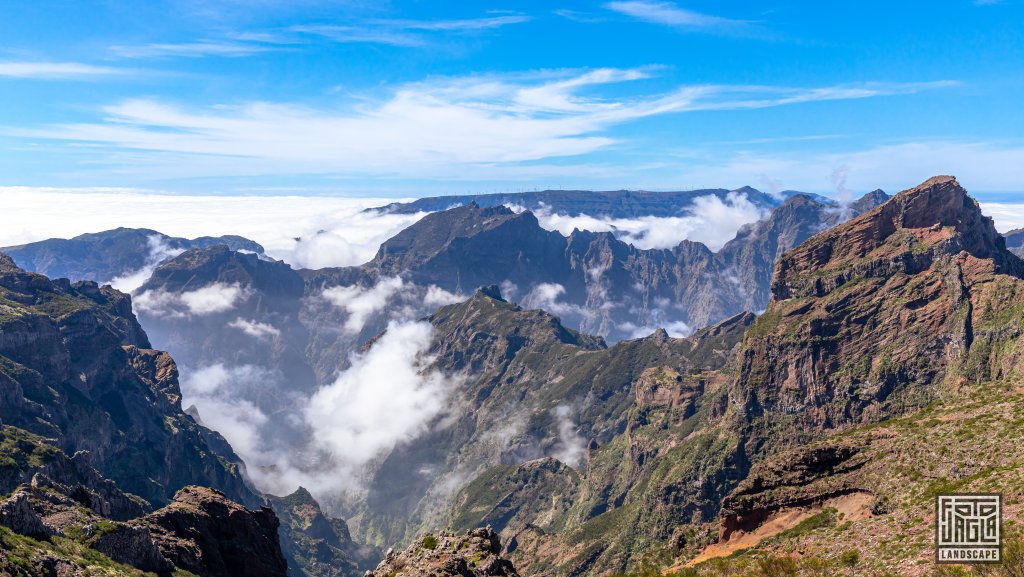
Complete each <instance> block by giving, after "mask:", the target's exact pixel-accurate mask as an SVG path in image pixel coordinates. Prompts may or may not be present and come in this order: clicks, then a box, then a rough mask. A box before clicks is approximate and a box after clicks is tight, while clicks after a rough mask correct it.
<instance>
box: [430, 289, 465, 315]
mask: <svg viewBox="0 0 1024 577" xmlns="http://www.w3.org/2000/svg"><path fill="white" fill-rule="evenodd" d="M464 300H466V297H465V296H463V295H460V294H456V293H453V292H448V291H446V290H444V289H443V288H441V287H439V286H436V285H430V286H429V287H427V292H426V294H425V295H423V304H424V305H426V306H427V308H430V309H437V308H441V307H443V306H445V305H453V304H455V303H459V302H462V301H464Z"/></svg>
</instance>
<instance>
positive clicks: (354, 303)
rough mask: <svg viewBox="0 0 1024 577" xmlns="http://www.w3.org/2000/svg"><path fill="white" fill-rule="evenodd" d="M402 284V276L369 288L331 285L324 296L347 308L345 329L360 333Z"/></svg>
mask: <svg viewBox="0 0 1024 577" xmlns="http://www.w3.org/2000/svg"><path fill="white" fill-rule="evenodd" d="M402 285H403V282H402V279H401V278H399V277H388V278H383V279H381V280H380V281H379V282H378V283H377V284H375V285H374V286H372V287H369V288H364V287H361V286H359V285H351V286H336V287H331V288H328V289H327V290H325V291H324V292H323V298H325V299H327V300H328V301H329V302H330V303H331V304H333V305H334V306H336V307H339V308H341V309H343V310H345V312H347V313H348V319H347V320H346V321H345V330H346V331H348V332H350V333H358V332H359V331H361V330H363V326H364V325H365V324H366V319H367V318H368V317H369V316H370V315H372V314H374V313H377V312H380V311H382V310H384V308H385V307H386V306H387V305H388V301H389V300H391V297H393V296H394V295H395V293H397V292H398V291H399V290H401V288H402Z"/></svg>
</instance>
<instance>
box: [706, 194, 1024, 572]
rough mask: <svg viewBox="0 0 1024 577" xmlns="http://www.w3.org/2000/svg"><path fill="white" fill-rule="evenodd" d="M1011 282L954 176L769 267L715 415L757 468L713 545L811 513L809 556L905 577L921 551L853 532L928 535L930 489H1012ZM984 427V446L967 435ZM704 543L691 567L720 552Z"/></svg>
mask: <svg viewBox="0 0 1024 577" xmlns="http://www.w3.org/2000/svg"><path fill="white" fill-rule="evenodd" d="M1022 277H1024V268H1022V262H1021V261H1020V260H1019V259H1018V258H1017V257H1016V256H1014V255H1013V254H1011V253H1010V252H1009V251H1007V250H1006V248H1005V241H1004V239H1003V237H1001V236H1000V235H999V234H997V233H996V231H995V228H994V227H993V225H992V221H991V220H990V219H988V218H986V217H985V216H984V215H982V213H981V210H980V208H979V207H978V204H977V203H976V202H975V201H974V200H973V199H972V198H970V197H969V196H968V195H967V193H966V191H965V190H964V189H963V188H962V187H961V186H960V185H959V183H957V182H956V180H955V179H954V178H953V177H935V178H932V179H930V180H928V181H926V182H924V183H923V184H921V185H920V186H917V187H915V188H913V189H910V190H907V191H904V192H903V193H901V194H899V195H898V196H896V197H894V198H893V199H892V200H890V201H889V202H888V203H886V204H884V205H882V206H880V207H878V208H876V209H874V210H872V211H870V212H868V213H866V214H864V215H862V216H861V217H859V218H856V219H854V220H852V221H850V222H848V223H846V224H844V225H841V226H838V227H836V228H834V229H832V230H830V231H827V232H824V233H822V234H820V235H818V236H815V237H814V238H812V239H811V240H809V241H808V242H806V243H804V244H803V245H801V246H800V247H798V248H797V249H795V250H793V251H790V252H789V253H787V254H786V255H784V256H783V257H782V258H781V259H780V260H779V263H778V265H777V268H776V274H775V281H774V283H773V300H772V302H771V304H770V305H769V307H768V310H767V311H766V312H765V314H764V315H762V316H761V318H759V319H758V321H757V323H755V325H754V326H753V327H752V328H751V330H750V331H749V332H748V334H747V336H746V337H745V339H744V345H743V347H744V348H743V352H742V353H741V364H740V367H739V376H738V378H737V379H736V381H735V383H734V384H733V387H732V389H731V391H730V394H729V398H730V401H729V405H728V406H729V407H730V410H729V411H728V412H727V413H726V415H725V417H724V419H723V423H727V424H728V426H729V427H731V428H733V429H734V430H737V431H739V432H741V433H742V438H743V441H744V442H743V444H742V445H741V447H740V449H741V450H742V451H743V453H745V454H747V455H748V456H749V457H750V458H751V460H752V461H754V462H755V463H756V464H755V465H754V466H753V468H752V469H751V471H750V473H749V476H748V477H747V478H746V479H745V480H744V481H743V482H742V483H740V484H739V485H738V486H737V487H736V488H735V490H734V491H733V492H732V493H731V494H730V495H729V496H728V497H727V498H725V499H724V500H723V502H722V509H721V513H720V532H719V537H720V539H721V540H722V541H724V542H731V541H737V540H739V541H741V542H744V540H746V541H745V542H746V543H747V545H746V546H753V545H756V544H757V542H758V541H757V539H760V538H761V537H763V536H765V535H769V534H770V533H768V532H767V531H768V530H767V529H765V528H763V527H769V526H770V525H771V523H766V522H767V521H771V522H772V523H773V524H775V525H781V526H783V527H785V525H784V522H785V520H786V519H787V518H795V519H805V518H807V517H808V515H811V514H816V515H817V517H815V519H817V521H815V523H818V524H823V526H825V529H824V530H823V531H821V532H819V533H816V534H814V535H813V536H811V537H809V538H808V539H807V541H809V542H810V543H813V548H814V549H815V550H816V551H817V552H818V554H820V555H822V556H824V557H825V558H829V557H833V556H835V548H837V547H845V548H849V549H851V550H854V551H858V550H865V551H868V552H870V554H871V559H872V560H873V561H877V563H878V564H879V565H881V566H883V567H884V568H885V569H886V570H890V571H892V570H896V571H907V570H909V568H910V567H912V566H913V565H914V563H915V557H916V556H918V555H922V556H923V555H925V552H924V551H922V550H921V548H920V547H916V548H915V547H911V548H910V550H908V551H906V552H903V553H902V554H901V555H892V554H889V553H886V552H883V551H873V550H871V549H870V547H869V544H870V543H869V542H868V541H867V540H862V539H863V536H864V535H865V533H866V532H870V533H871V534H872V535H879V534H886V535H888V534H893V533H894V532H897V533H899V534H901V535H904V534H908V535H909V534H914V535H919V536H920V535H926V534H928V531H929V527H928V526H927V524H926V523H923V522H921V521H920V519H915V518H914V516H915V515H921V516H927V514H929V512H930V510H931V509H930V507H931V506H932V503H931V499H932V498H933V497H934V495H935V494H936V493H939V492H948V491H953V490H964V489H968V488H972V489H974V490H984V491H994V490H1000V491H1004V490H1008V491H1011V492H1015V491H1017V489H1014V488H1013V487H1014V483H1015V482H1016V479H1017V478H1018V476H1019V475H1018V473H1017V472H1016V468H1015V466H1014V465H1009V463H1015V462H1019V459H1020V454H1019V450H1018V449H1017V448H1016V447H1017V445H1018V440H1019V437H1020V430H1019V427H1018V426H1017V424H1016V423H1017V421H1016V419H1017V417H1015V416H1013V415H1015V414H1016V412H1017V411H1016V409H1012V410H1011V409H1008V407H1011V406H1015V405H1016V404H1017V403H1019V396H1020V391H1019V389H1018V388H1017V387H1016V386H1015V385H1014V384H1013V383H1016V382H1017V380H1018V379H1019V378H1020V369H1019V362H1020V359H1021V350H1022V346H1024V340H1022V338H1021V337H1022V330H1021V324H1022V322H1024V320H1022V319H1024V313H1022V311H1024V298H1022V297H1024V280H1022ZM1008 411H1009V412H1008ZM896 417H898V418H896ZM981 421H984V422H986V423H989V425H987V426H988V427H991V433H992V434H993V435H994V436H993V437H992V438H986V439H984V440H981V439H977V438H975V432H973V431H972V430H971V425H970V423H978V422H981ZM880 422H881V423H882V425H881V426H878V425H874V424H877V423H880ZM865 425H872V426H865ZM996 431H999V433H998V434H997V433H996ZM807 443H811V444H810V445H809V446H805V445H806V444H807ZM996 446H998V447H1002V448H999V449H996V448H994V447H996ZM986 447H987V448H986ZM968 454H970V455H972V457H971V458H969V459H964V458H963V456H964V455H968ZM853 504H856V506H853ZM830 507H831V509H830ZM836 507H838V508H839V509H840V510H844V511H845V513H844V514H845V515H847V517H848V518H850V519H851V520H852V521H853V522H854V523H855V525H854V531H852V532H850V533H848V534H847V535H845V536H842V535H837V534H836V532H835V531H830V530H829V529H828V527H830V526H831V525H829V523H830V521H828V518H827V517H828V515H830V514H832V515H834V511H835V510H836V509H835V508H836ZM897 509H899V515H896V514H895V511H896V510H897ZM829 511H833V513H829ZM890 513H893V514H892V515H891V516H890ZM1013 514H1014V515H1016V514H1017V513H1013ZM762 526H763V527H762ZM759 535H760V536H759ZM876 538H877V537H876ZM908 539H909V537H908ZM770 543H775V544H776V545H777V544H778V539H776V540H775V541H771V542H770ZM771 546H772V545H769V547H771ZM717 547H718V548H719V551H718V552H714V553H711V554H706V555H709V556H715V555H726V554H728V551H730V549H729V548H728V546H717ZM803 547H805V548H806V547H808V546H807V545H803ZM829 547H832V548H833V551H829V550H828V548H829ZM711 549H714V547H713V548H711Z"/></svg>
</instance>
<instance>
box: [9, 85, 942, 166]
mask: <svg viewBox="0 0 1024 577" xmlns="http://www.w3.org/2000/svg"><path fill="white" fill-rule="evenodd" d="M652 74H653V72H652V69H645V68H639V69H597V70H584V71H580V70H562V71H545V72H538V73H531V74H518V75H504V76H469V77H456V78H444V79H432V80H429V81H424V82H414V83H408V84H404V85H401V86H399V87H397V88H396V89H395V90H394V91H393V93H392V94H391V95H390V96H388V97H386V98H384V99H378V100H376V101H374V100H370V99H365V100H363V101H361V102H362V104H360V105H359V106H357V107H355V108H349V109H343V110H338V109H314V108H309V107H301V106H296V105H293V104H288V103H267V102H255V103H246V104H240V105H231V106H228V105H215V106H210V107H200V108H196V107H184V106H180V105H176V104H172V103H166V102H161V101H157V100H150V99H137V100H127V101H123V102H120V103H117V104H112V105H110V106H107V107H105V108H103V109H102V119H101V120H97V121H95V122H87V123H74V124H57V125H51V126H46V127H42V128H34V129H8V130H6V131H5V132H6V133H7V134H12V135H17V136H23V137H31V138H43V139H50V140H59V141H73V142H79V143H89V144H92V145H98V146H97V147H96V149H97V150H101V151H102V150H107V151H115V150H119V151H132V152H133V154H136V155H137V165H138V167H139V168H140V169H143V170H150V169H152V168H154V167H159V166H161V165H162V166H164V167H171V166H173V170H174V172H175V173H176V174H178V175H183V174H188V173H189V172H190V171H196V172H197V173H203V172H202V171H205V170H207V169H208V166H207V163H204V161H203V159H216V163H215V164H216V167H215V168H216V170H217V171H218V172H219V174H220V175H226V176H230V175H248V174H299V173H303V174H339V175H367V176H369V175H372V176H403V175H405V176H416V177H442V178H452V177H458V176H457V175H459V174H462V173H463V172H464V171H465V170H466V168H467V167H484V168H486V169H487V170H489V171H493V170H495V169H497V168H501V167H505V166H508V165H510V164H515V163H524V162H537V161H544V160H550V159H558V158H566V157H573V156H580V155H585V154H588V153H592V152H595V151H598V150H603V149H606V148H608V147H611V146H613V145H617V144H620V143H621V141H620V140H619V139H616V138H614V137H612V136H610V134H609V130H610V129H611V128H613V127H615V126H617V125H620V124H624V123H628V122H632V121H636V120H639V119H643V118H649V117H653V116H659V115H666V114H679V113H686V112H693V111H704V110H740V109H755V108H768V107H775V106H785V105H793V104H801V103H806V102H820V101H828V100H850V99H864V98H874V97H880V96H885V95H892V94H908V93H914V92H920V91H924V90H932V89H939V88H944V87H947V86H950V85H951V83H949V82H933V83H867V84H857V85H835V86H819V87H778V86H729V85H686V86H680V87H678V88H676V89H674V90H671V91H668V92H658V93H650V94H646V95H642V96H633V97H628V98H626V97H621V96H614V95H609V94H607V93H606V94H601V92H602V90H601V89H602V88H603V87H606V86H608V85H613V84H620V83H627V82H635V81H639V80H643V79H645V78H649V77H650V76H651V75H652Z"/></svg>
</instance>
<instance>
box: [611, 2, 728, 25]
mask: <svg viewBox="0 0 1024 577" xmlns="http://www.w3.org/2000/svg"><path fill="white" fill-rule="evenodd" d="M605 8H608V9H609V10H612V11H615V12H619V13H621V14H625V15H627V16H631V17H633V18H636V19H638V20H643V21H646V22H653V23H655V24H662V25H665V26H677V27H682V28H723V27H735V26H739V25H743V24H746V22H743V21H741V20H730V19H728V18H721V17H719V16H709V15H707V14H701V13H700V12H694V11H692V10H686V9H684V8H680V7H679V6H676V5H675V4H672V3H671V2H653V1H650V0H628V1H622V2H609V3H607V4H605Z"/></svg>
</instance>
